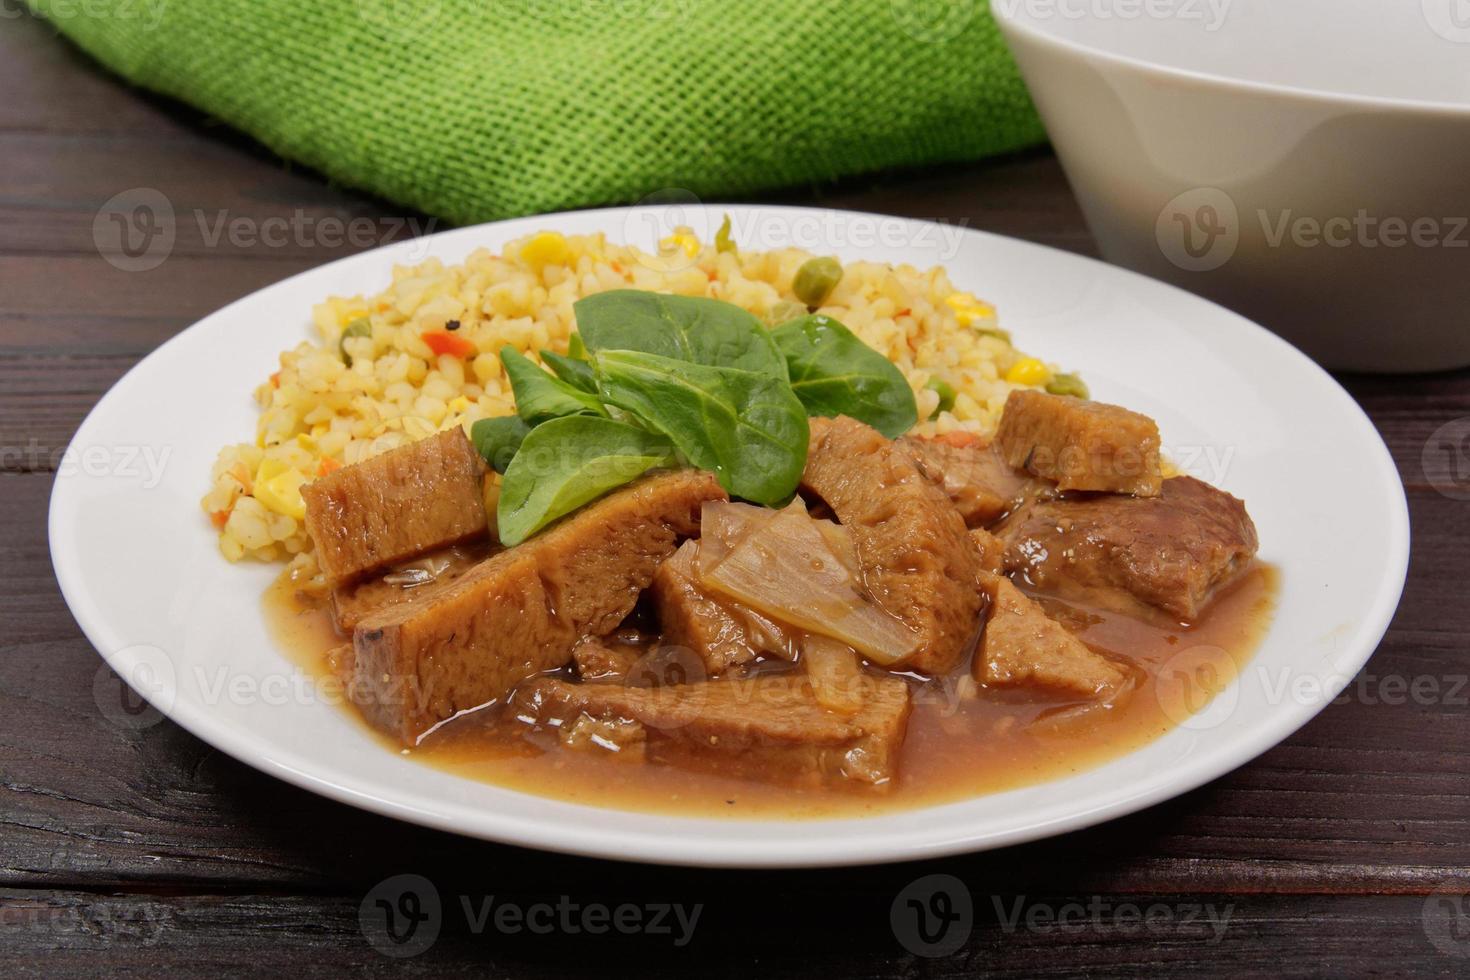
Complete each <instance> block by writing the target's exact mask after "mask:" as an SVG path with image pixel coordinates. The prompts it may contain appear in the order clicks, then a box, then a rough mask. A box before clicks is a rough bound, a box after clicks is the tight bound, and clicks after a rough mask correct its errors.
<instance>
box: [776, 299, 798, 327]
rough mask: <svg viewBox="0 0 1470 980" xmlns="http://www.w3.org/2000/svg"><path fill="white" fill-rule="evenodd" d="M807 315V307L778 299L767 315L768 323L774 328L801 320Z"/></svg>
mask: <svg viewBox="0 0 1470 980" xmlns="http://www.w3.org/2000/svg"><path fill="white" fill-rule="evenodd" d="M806 315H807V311H806V307H805V306H803V305H802V304H800V303H793V302H791V300H789V299H778V300H776V302H775V304H774V305H773V306H772V307H771V309H770V312H769V313H767V314H766V322H767V323H768V324H770V325H771V326H773V327H779V326H780V325H781V324H783V323H789V322H790V321H792V320H797V319H800V318H801V317H804V316H806Z"/></svg>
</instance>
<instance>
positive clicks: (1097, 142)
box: [991, 0, 1470, 371]
mask: <svg viewBox="0 0 1470 980" xmlns="http://www.w3.org/2000/svg"><path fill="white" fill-rule="evenodd" d="M991 9H992V11H993V12H994V15H995V17H996V20H997V21H998V22H999V24H1000V26H1001V29H1002V31H1003V32H1004V34H1005V37H1006V39H1007V40H1008V41H1009V43H1010V45H1011V49H1012V51H1013V52H1014V53H1015V55H1016V59H1017V61H1018V62H1019V64H1020V66H1021V71H1022V74H1023V75H1024V76H1025V79H1026V82H1027V85H1028V86H1029V87H1030V90H1031V94H1032V96H1033V97H1034V99H1035V101H1036V104H1037V107H1038V108H1039V109H1040V111H1041V115H1042V118H1043V120H1044V121H1045V123H1046V127H1047V131H1048V132H1049V133H1050V135H1051V139H1052V143H1053V145H1054V146H1055V147H1056V150H1057V154H1058V156H1059V157H1060V159H1061V161H1062V165H1063V166H1064V167H1065V169H1066V172H1067V176H1068V178H1069V179H1070V180H1071V182H1072V187H1073V189H1074V190H1075V191H1076V192H1077V196H1078V198H1079V200H1080V201H1081V204H1082V209H1083V212H1084V214H1085V215H1086V217H1087V222H1088V224H1089V226H1090V227H1091V228H1092V232H1093V234H1094V235H1095V236H1096V238H1097V240H1098V244H1099V246H1100V247H1101V249H1102V253H1103V255H1104V257H1106V258H1107V259H1108V260H1109V261H1112V262H1117V263H1118V264H1120V265H1124V266H1127V267H1129V268H1132V269H1136V270H1138V271H1140V272H1143V273H1146V274H1147V275H1151V276H1155V277H1157V278H1160V279H1164V280H1166V281H1169V282H1173V283H1176V284H1177V285H1181V286H1183V287H1185V288H1186V289H1190V290H1192V291H1194V292H1198V293H1200V294H1201V295H1204V296H1207V297H1209V298H1211V299H1215V300H1217V301H1219V302H1221V303H1224V304H1225V305H1227V306H1230V307H1231V308H1233V309H1236V310H1239V311H1240V312H1241V313H1244V314H1245V315H1247V316H1249V317H1251V318H1253V319H1255V320H1258V321H1259V322H1261V323H1263V324H1265V325H1266V326H1268V327H1270V328H1271V329H1272V330H1274V331H1276V332H1277V333H1279V334H1281V335H1282V336H1284V337H1286V338H1287V339H1289V340H1291V341H1292V342H1293V343H1295V344H1297V345H1298V346H1300V347H1301V348H1302V349H1304V350H1305V351H1307V353H1309V354H1311V355H1312V356H1313V357H1315V358H1317V359H1318V360H1319V361H1321V362H1322V363H1323V364H1326V365H1328V366H1329V367H1334V368H1344V369H1350V370H1362V371H1419V370H1430V369H1439V368H1451V367H1459V366H1462V365H1465V364H1470V329H1467V327H1470V313H1467V311H1470V179H1467V178H1466V173H1465V161H1466V160H1467V159H1470V3H1467V2H1466V0H1399V2H1394V3H1385V2H1383V0H1290V2H1282V0H1151V2H1149V3H1147V4H1143V3H1139V2H1137V0H992V2H991Z"/></svg>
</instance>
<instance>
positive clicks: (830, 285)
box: [791, 258, 842, 306]
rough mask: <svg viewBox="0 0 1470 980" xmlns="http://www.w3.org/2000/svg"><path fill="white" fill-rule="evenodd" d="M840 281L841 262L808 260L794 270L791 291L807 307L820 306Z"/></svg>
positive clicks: (830, 259) (831, 259)
mask: <svg viewBox="0 0 1470 980" xmlns="http://www.w3.org/2000/svg"><path fill="white" fill-rule="evenodd" d="M841 281H842V263H841V262H838V261H837V260H836V259H833V258H820V259H808V260H807V261H806V263H805V264H804V265H802V267H801V268H800V269H797V270H796V278H795V279H794V280H792V283H791V291H792V292H794V293H795V294H796V298H797V299H799V300H801V301H802V302H803V303H805V304H806V305H807V306H821V305H822V303H823V301H824V300H826V298H827V297H828V296H830V295H831V294H832V290H834V289H836V288H837V284H838V283H839V282H841Z"/></svg>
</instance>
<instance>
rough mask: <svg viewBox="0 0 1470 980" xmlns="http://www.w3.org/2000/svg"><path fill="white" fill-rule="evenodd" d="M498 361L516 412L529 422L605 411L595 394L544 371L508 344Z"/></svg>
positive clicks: (603, 412) (599, 413)
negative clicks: (503, 368) (509, 388)
mask: <svg viewBox="0 0 1470 980" xmlns="http://www.w3.org/2000/svg"><path fill="white" fill-rule="evenodd" d="M500 363H501V364H504V365H505V374H506V376H507V377H508V378H510V387H511V389H512V390H513V391H514V392H515V397H516V413H517V414H518V415H520V417H521V418H523V419H525V420H526V422H528V423H529V424H531V425H537V424H539V423H541V422H545V421H546V420H547V419H554V418H557V417H559V416H562V415H577V414H579V413H583V412H590V413H592V414H594V415H606V414H607V412H606V410H605V409H603V407H602V404H601V403H600V402H598V400H597V398H596V397H594V396H593V395H589V394H588V393H587V392H585V391H580V390H578V389H576V388H574V387H572V386H571V385H569V384H567V383H566V382H565V381H563V380H561V379H560V378H554V377H552V376H551V375H549V374H547V373H546V372H545V371H543V370H541V368H539V367H537V366H536V362H535V361H533V360H531V359H530V358H529V357H527V356H526V355H525V354H522V353H520V352H519V351H517V350H516V349H515V348H514V347H511V346H510V345H509V344H507V345H506V346H504V347H502V348H501V349H500Z"/></svg>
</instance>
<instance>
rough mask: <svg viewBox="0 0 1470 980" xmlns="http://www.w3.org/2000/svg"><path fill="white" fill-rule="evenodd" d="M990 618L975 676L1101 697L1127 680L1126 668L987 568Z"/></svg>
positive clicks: (1008, 684) (1004, 683)
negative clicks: (1078, 636)
mask: <svg viewBox="0 0 1470 980" xmlns="http://www.w3.org/2000/svg"><path fill="white" fill-rule="evenodd" d="M982 587H983V588H984V589H985V591H986V593H987V594H988V595H989V596H990V618H989V620H988V621H987V622H986V624H985V632H984V633H983V634H982V635H981V638H980V649H979V653H978V655H977V656H976V657H975V679H976V680H979V681H982V682H984V683H985V684H989V685H991V686H993V687H1012V686H1029V687H1040V688H1044V689H1050V690H1053V691H1059V692H1065V693H1067V694H1075V695H1078V696H1080V697H1088V698H1091V697H1097V696H1100V695H1103V694H1106V693H1108V692H1110V691H1112V690H1115V689H1116V688H1117V687H1118V685H1120V684H1122V683H1123V680H1124V677H1125V675H1124V673H1123V671H1121V670H1119V669H1118V668H1117V667H1115V666H1114V665H1113V664H1112V663H1111V662H1110V661H1109V660H1107V658H1105V657H1102V656H1099V655H1098V654H1096V653H1093V652H1092V651H1091V650H1089V649H1088V648H1087V645H1086V644H1084V643H1083V642H1082V641H1081V640H1079V639H1077V638H1076V637H1075V636H1073V635H1072V634H1071V633H1068V632H1067V631H1066V629H1064V628H1063V627H1062V625H1061V624H1060V623H1057V622H1054V621H1053V620H1051V619H1048V618H1047V615H1046V613H1044V612H1042V611H1041V607H1040V606H1038V605H1037V604H1036V603H1034V602H1032V601H1031V600H1030V599H1028V598H1026V596H1025V595H1023V594H1022V593H1021V590H1020V589H1018V588H1016V587H1015V586H1014V585H1012V584H1011V581H1010V579H1007V578H1006V577H1005V576H1003V575H992V574H990V573H988V572H987V573H985V574H984V575H983V576H982Z"/></svg>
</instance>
